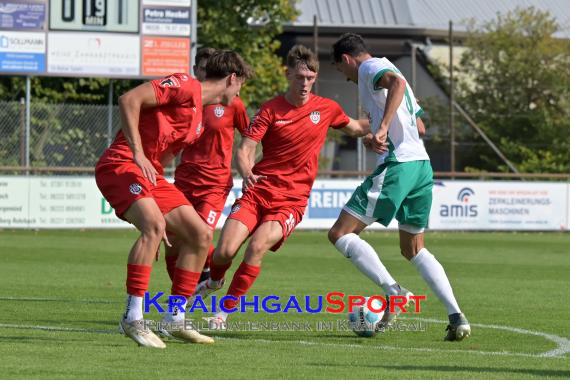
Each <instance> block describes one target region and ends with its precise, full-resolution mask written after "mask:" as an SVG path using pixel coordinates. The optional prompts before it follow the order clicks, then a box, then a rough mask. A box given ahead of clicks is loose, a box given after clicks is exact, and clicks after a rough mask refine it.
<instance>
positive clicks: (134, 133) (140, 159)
mask: <svg viewBox="0 0 570 380" xmlns="http://www.w3.org/2000/svg"><path fill="white" fill-rule="evenodd" d="M156 105H157V102H156V96H155V93H154V89H153V87H152V84H151V83H150V82H147V83H143V84H141V85H140V86H137V87H135V88H133V89H132V90H130V91H128V92H126V93H124V94H123V95H121V96H120V97H119V112H120V114H121V130H122V131H123V133H124V134H125V137H126V139H127V142H128V144H129V147H130V148H131V151H132V152H133V159H134V161H135V163H136V164H137V166H138V167H139V168H140V169H141V171H142V173H143V175H144V176H145V178H147V179H148V180H149V181H150V182H152V184H153V185H156V175H157V174H158V172H157V171H156V169H155V168H154V166H153V165H152V164H151V162H150V161H149V160H148V158H146V156H145V155H144V150H143V146H142V142H141V135H140V132H139V116H140V112H141V109H143V108H148V107H156Z"/></svg>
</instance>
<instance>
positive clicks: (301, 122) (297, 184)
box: [195, 45, 369, 327]
mask: <svg viewBox="0 0 570 380" xmlns="http://www.w3.org/2000/svg"><path fill="white" fill-rule="evenodd" d="M317 73H318V60H317V58H316V56H315V55H314V54H313V52H312V51H311V50H309V49H308V48H306V47H304V46H301V45H296V46H294V47H293V48H292V49H291V50H290V51H289V53H288V55H287V71H286V76H287V79H288V82H289V89H288V90H287V92H286V93H285V94H284V95H280V96H277V97H275V98H273V99H272V100H270V101H268V102H266V103H265V104H263V105H262V106H261V109H260V110H259V111H258V113H257V114H256V116H255V118H254V119H253V120H252V122H251V124H250V126H249V127H248V129H247V130H246V131H245V133H244V139H243V140H242V142H241V145H240V147H239V150H238V152H237V165H238V170H239V172H240V174H241V175H242V177H243V179H244V180H243V190H244V193H243V196H242V197H241V198H240V199H238V200H237V201H236V202H235V204H234V205H233V207H232V211H231V213H230V216H229V217H228V219H227V221H226V223H225V224H224V228H223V230H222V234H221V236H220V239H219V241H218V245H217V247H216V250H215V252H214V256H213V258H212V263H211V266H210V279H209V280H206V281H204V282H201V283H200V284H199V285H198V287H197V288H196V292H195V294H196V295H200V296H202V297H205V296H207V295H208V294H210V293H211V292H213V291H215V290H217V289H220V288H221V287H222V285H223V281H224V275H225V273H226V271H227V270H228V268H229V267H230V266H231V264H232V260H233V258H234V257H235V255H236V254H237V251H238V250H239V248H240V246H241V245H242V244H243V242H244V241H245V240H246V239H247V238H248V237H249V236H251V239H250V240H249V244H248V246H247V249H246V251H245V256H244V260H243V262H242V263H241V265H240V266H239V268H238V269H237V271H236V272H235V274H234V277H233V280H232V282H231V285H230V287H229V289H228V295H230V296H233V297H235V298H237V299H238V300H239V297H240V296H242V295H245V294H246V293H247V291H248V289H249V288H250V287H251V286H252V285H253V283H254V281H255V279H256V278H257V276H258V275H259V272H260V269H261V262H262V260H263V257H264V255H265V253H266V252H267V251H268V250H272V251H276V250H277V249H278V248H279V247H280V246H281V245H282V244H283V242H284V241H285V240H286V239H287V237H288V236H289V235H290V234H291V233H292V232H293V230H294V228H295V226H296V225H297V224H298V223H299V222H300V221H301V219H302V218H303V213H304V211H305V208H306V206H307V201H308V198H309V194H310V192H311V187H312V185H313V182H314V180H315V177H316V175H317V169H318V158H319V153H320V150H321V147H322V146H323V144H324V142H325V138H326V135H327V132H328V130H329V128H335V129H340V130H341V131H343V132H345V133H347V134H349V135H351V136H363V135H365V134H367V133H368V131H369V123H368V120H358V121H357V120H353V119H351V118H349V117H348V116H347V115H346V114H345V113H344V112H343V110H342V109H341V107H340V106H339V105H338V104H337V103H336V102H335V101H333V100H330V99H327V98H322V97H320V96H316V95H314V94H311V88H312V86H313V84H314V82H315V80H316V79H317ZM260 142H261V143H262V145H263V158H262V160H261V161H260V162H258V163H257V164H255V166H254V156H255V149H256V146H257V144H258V143H260ZM238 302H239V301H235V300H233V299H228V300H226V301H225V302H224V307H225V308H226V309H233V308H234V307H236V305H237V304H238ZM226 318H227V313H225V312H223V311H222V312H219V313H217V314H216V315H215V317H214V318H213V321H214V322H215V324H212V327H216V326H217V327H219V326H220V323H221V322H225V320H226Z"/></svg>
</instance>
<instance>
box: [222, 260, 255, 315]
mask: <svg viewBox="0 0 570 380" xmlns="http://www.w3.org/2000/svg"><path fill="white" fill-rule="evenodd" d="M260 271H261V267H257V266H254V265H249V264H246V263H245V262H243V261H242V263H241V264H240V266H239V268H238V270H237V271H236V273H234V278H233V279H232V283H231V284H230V287H229V289H228V293H227V295H229V296H234V297H236V298H237V299H238V300H237V301H234V300H232V299H226V300H225V301H224V307H225V308H226V309H233V308H234V307H236V306H237V304H238V303H239V297H240V296H243V295H245V294H247V291H248V290H249V288H251V286H252V285H253V283H254V282H255V279H256V278H257V276H259V272H260Z"/></svg>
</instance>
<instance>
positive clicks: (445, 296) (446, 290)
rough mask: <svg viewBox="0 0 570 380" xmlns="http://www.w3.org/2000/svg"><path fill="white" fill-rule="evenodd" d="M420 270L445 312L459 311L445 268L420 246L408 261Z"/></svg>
mask: <svg viewBox="0 0 570 380" xmlns="http://www.w3.org/2000/svg"><path fill="white" fill-rule="evenodd" d="M410 262H411V263H412V264H413V265H414V266H415V267H416V269H417V270H418V272H420V275H421V276H422V277H423V279H424V281H425V282H427V284H428V285H429V287H430V288H431V290H432V291H433V292H434V293H435V295H436V296H437V298H439V300H440V301H441V302H442V303H443V304H444V305H445V307H446V308H447V314H454V313H461V310H460V309H459V305H458V304H457V301H456V300H455V296H454V295H453V289H451V284H450V283H449V279H448V278H447V275H446V274H445V270H444V269H443V267H442V266H441V264H440V263H439V261H437V259H436V258H435V256H434V255H432V254H431V253H430V252H429V251H428V250H427V249H426V248H422V249H421V250H420V251H419V252H418V254H417V255H416V256H414V258H413V259H412V260H411V261H410Z"/></svg>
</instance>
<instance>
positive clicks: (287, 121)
mask: <svg viewBox="0 0 570 380" xmlns="http://www.w3.org/2000/svg"><path fill="white" fill-rule="evenodd" d="M292 121H293V120H276V121H275V125H287V124H290V123H291V122H292Z"/></svg>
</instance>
